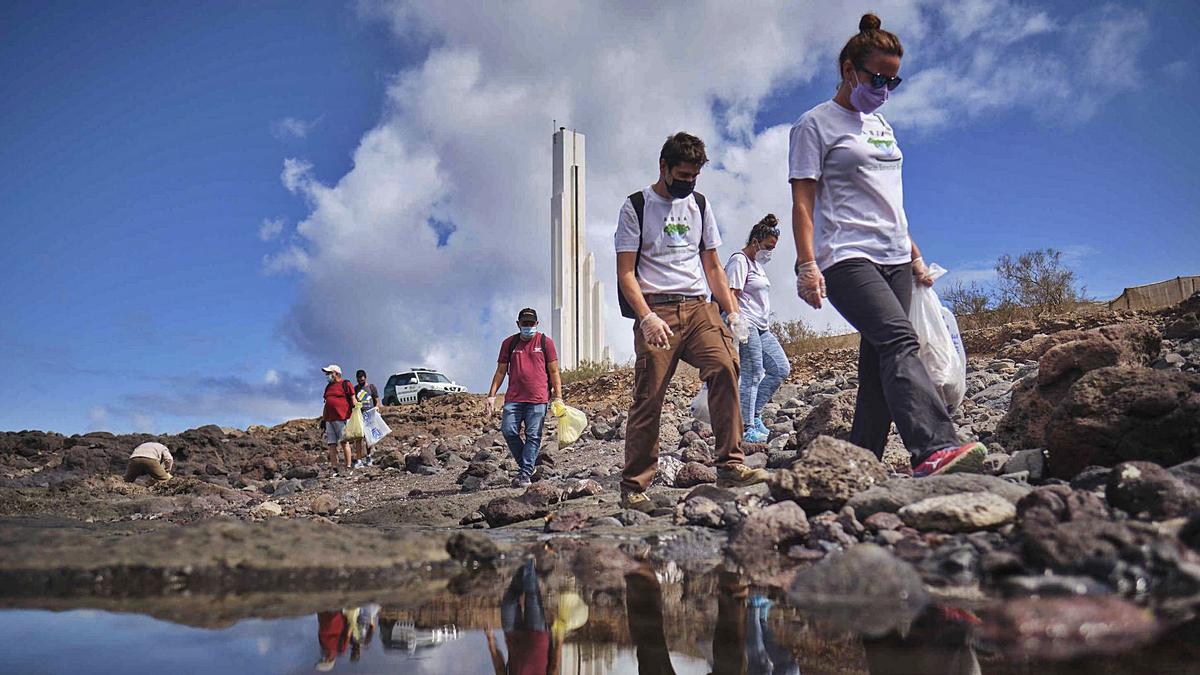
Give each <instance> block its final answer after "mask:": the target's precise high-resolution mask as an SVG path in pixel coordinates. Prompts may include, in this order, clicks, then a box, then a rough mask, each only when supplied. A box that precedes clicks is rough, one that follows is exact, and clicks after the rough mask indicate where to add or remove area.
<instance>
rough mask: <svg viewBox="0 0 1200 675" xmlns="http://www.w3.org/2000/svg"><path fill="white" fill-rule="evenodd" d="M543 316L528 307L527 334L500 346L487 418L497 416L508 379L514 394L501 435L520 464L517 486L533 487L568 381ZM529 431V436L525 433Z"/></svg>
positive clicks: (521, 317)
mask: <svg viewBox="0 0 1200 675" xmlns="http://www.w3.org/2000/svg"><path fill="white" fill-rule="evenodd" d="M537 327H538V318H537V312H536V311H534V310H533V309H531V308H529V307H526V308H525V309H523V310H521V311H520V312H519V313H518V314H517V328H519V329H520V331H521V332H519V333H517V334H516V335H512V336H510V337H508V338H506V339H505V340H504V342H502V343H501V344H500V356H499V357H498V358H497V364H496V373H495V375H493V376H492V386H491V388H490V389H488V398H487V414H488V415H489V416H490V415H492V414H493V413H495V411H496V390H497V389H499V388H500V383H501V382H503V381H504V377H505V375H506V374H507V375H508V391H507V392H506V393H505V394H504V417H503V421H502V422H501V423H500V432H501V433H503V434H504V440H505V441H507V442H508V450H509V452H511V453H512V456H513V459H515V460H517V476H516V478H514V479H513V485H514V486H525V485H529V482H530V479H531V477H532V476H533V467H534V465H535V464H536V463H537V456H538V450H540V449H541V447H542V427H543V426H544V425H545V422H546V408H547V407H548V404H549V403H550V401H551V398H550V394H551V390H553V394H554V400H560V399H562V380H561V379H560V377H559V373H558V350H557V349H555V347H554V341H553V340H551V339H550V338H549V336H547V335H545V334H543V333H539V332H538V329H537ZM522 426H524V427H525V433H524V436H522V434H521V427H522Z"/></svg>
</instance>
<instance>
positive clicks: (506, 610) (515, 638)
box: [486, 560, 561, 675]
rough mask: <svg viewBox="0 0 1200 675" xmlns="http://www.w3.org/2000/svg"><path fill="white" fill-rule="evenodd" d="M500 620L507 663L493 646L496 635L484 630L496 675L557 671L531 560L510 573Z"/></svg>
mask: <svg viewBox="0 0 1200 675" xmlns="http://www.w3.org/2000/svg"><path fill="white" fill-rule="evenodd" d="M500 623H501V625H502V627H503V628H504V642H505V644H506V645H507V646H508V663H507V664H505V662H504V657H502V656H501V655H500V650H499V649H498V648H497V647H496V638H495V636H493V635H492V631H491V629H490V628H489V629H488V630H487V631H486V636H487V643H488V651H489V652H491V654H492V665H493V666H494V667H495V669H496V675H555V674H556V673H558V665H559V664H558V660H559V648H560V647H561V645H557V644H552V643H553V642H554V640H553V636H552V635H551V631H550V626H549V624H547V623H546V612H545V610H544V608H543V606H542V591H541V587H540V584H539V582H538V574H537V569H536V568H535V567H534V562H533V561H532V560H530V561H528V562H526V563H525V564H524V565H522V566H521V567H519V568H517V571H516V572H515V573H514V574H513V577H512V581H511V582H509V584H508V589H507V590H505V591H504V597H503V598H501V600H500Z"/></svg>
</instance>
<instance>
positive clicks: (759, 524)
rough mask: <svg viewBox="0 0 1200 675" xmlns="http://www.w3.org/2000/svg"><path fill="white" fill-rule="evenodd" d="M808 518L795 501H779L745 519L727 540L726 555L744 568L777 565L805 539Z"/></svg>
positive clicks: (807, 529) (807, 530)
mask: <svg viewBox="0 0 1200 675" xmlns="http://www.w3.org/2000/svg"><path fill="white" fill-rule="evenodd" d="M808 533H809V526H808V518H807V517H806V516H805V514H804V509H802V508H800V506H799V505H798V504H796V502H779V503H778V504H772V505H770V506H768V507H766V508H763V509H759V510H758V511H755V512H754V513H751V514H750V515H748V516H746V518H745V519H744V520H743V521H742V523H741V525H740V526H738V528H737V529H736V530H735V531H734V533H733V535H732V536H731V537H730V539H729V544H728V549H729V553H730V554H731V555H732V556H733V557H734V558H735V559H736V560H737V561H738V562H740V563H742V564H743V565H746V566H752V565H759V564H762V565H767V564H769V563H776V562H778V559H779V557H780V556H781V555H782V554H784V553H786V552H787V550H788V548H790V547H791V546H793V545H795V544H803V543H804V542H805V540H806V539H807V538H808Z"/></svg>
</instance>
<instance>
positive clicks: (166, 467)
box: [125, 443, 175, 483]
mask: <svg viewBox="0 0 1200 675" xmlns="http://www.w3.org/2000/svg"><path fill="white" fill-rule="evenodd" d="M174 466H175V458H174V457H172V456H171V451H170V450H168V449H167V446H165V445H163V444H162V443H142V444H141V445H139V446H137V447H136V448H134V449H133V454H132V455H130V456H129V468H128V469H126V470H125V482H126V483H132V482H133V481H135V480H137V478H138V476H146V475H148V476H150V477H151V478H153V479H154V481H155V482H156V483H161V482H162V481H165V480H170V479H171V469H172V468H173V467H174Z"/></svg>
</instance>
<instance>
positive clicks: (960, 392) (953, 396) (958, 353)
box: [942, 305, 967, 411]
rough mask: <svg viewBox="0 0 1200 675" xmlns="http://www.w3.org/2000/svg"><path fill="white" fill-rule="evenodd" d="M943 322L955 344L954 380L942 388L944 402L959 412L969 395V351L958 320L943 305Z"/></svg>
mask: <svg viewBox="0 0 1200 675" xmlns="http://www.w3.org/2000/svg"><path fill="white" fill-rule="evenodd" d="M942 321H944V322H945V323H946V330H947V331H949V332H950V341H951V342H952V343H954V367H953V371H954V379H953V380H951V381H950V382H948V383H947V384H945V385H944V386H943V387H942V400H944V401H945V402H946V407H947V408H949V409H950V410H951V411H953V410H957V409H958V406H959V405H961V404H962V400H963V397H964V396H965V395H966V393H967V349H966V347H964V346H963V341H962V333H960V332H959V330H958V319H955V318H954V312H951V311H950V308H949V307H946V306H945V305H942Z"/></svg>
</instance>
